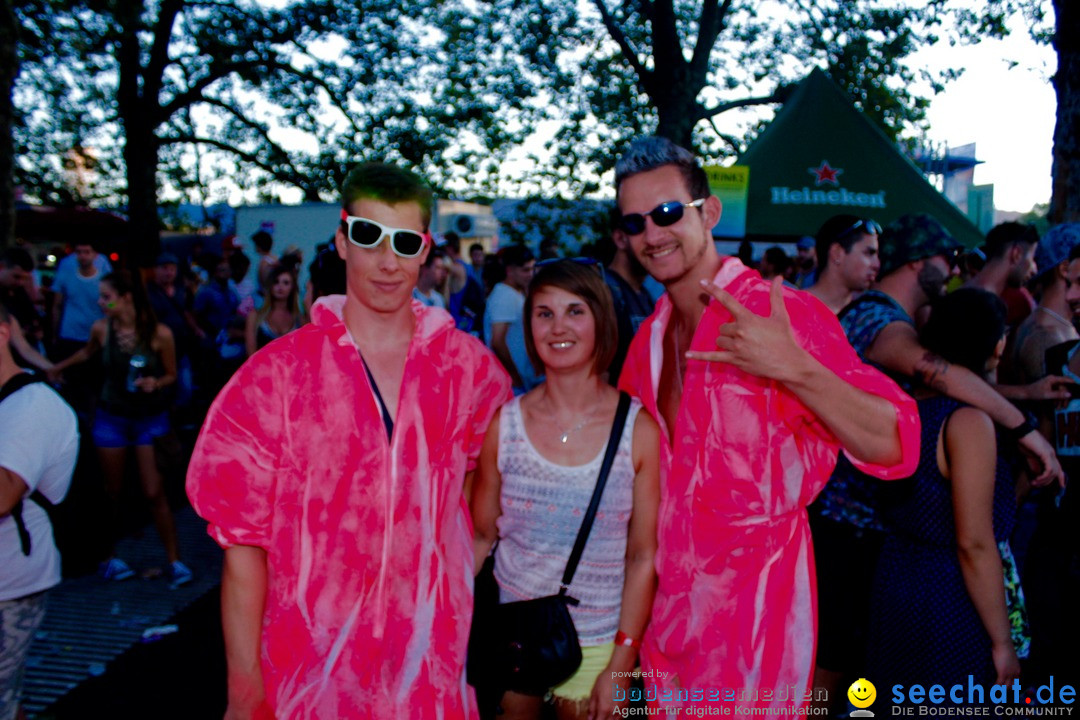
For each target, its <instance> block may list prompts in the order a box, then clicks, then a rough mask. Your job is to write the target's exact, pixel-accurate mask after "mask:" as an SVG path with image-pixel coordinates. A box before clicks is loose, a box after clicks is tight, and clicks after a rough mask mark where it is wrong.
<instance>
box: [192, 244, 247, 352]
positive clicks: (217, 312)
mask: <svg viewBox="0 0 1080 720" xmlns="http://www.w3.org/2000/svg"><path fill="white" fill-rule="evenodd" d="M205 262H206V264H208V265H210V266H211V267H212V268H213V272H214V275H213V277H212V278H211V280H210V282H208V283H206V284H205V285H203V286H202V287H201V288H199V293H198V294H197V295H196V296H195V320H196V321H197V322H198V323H199V327H200V328H202V330H203V333H204V334H205V335H206V337H207V338H208V339H209V340H210V341H211V342H217V339H218V336H219V335H220V334H221V332H222V331H223V330H224V329H225V328H226V327H227V326H228V324H229V321H230V320H232V318H233V317H235V316H236V314H237V310H238V309H239V307H240V295H239V294H238V293H237V292H236V288H235V287H234V285H233V282H232V270H231V268H230V266H229V263H228V261H227V260H225V259H223V258H222V257H221V256H220V255H215V256H208V257H207V259H206V261H205Z"/></svg>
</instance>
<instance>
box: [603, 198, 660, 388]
mask: <svg viewBox="0 0 1080 720" xmlns="http://www.w3.org/2000/svg"><path fill="white" fill-rule="evenodd" d="M616 221H617V218H614V216H613V219H612V224H611V239H610V241H609V243H610V252H609V253H607V254H608V255H609V258H610V259H609V262H607V272H605V273H604V282H606V283H607V286H608V289H609V290H611V297H612V299H613V300H614V301H615V317H616V319H617V321H618V325H617V327H618V331H619V342H618V346H617V348H616V350H615V357H613V358H612V359H611V363H610V365H608V382H609V383H611V384H612V385H613V386H618V384H619V373H620V372H622V366H623V361H624V360H626V351H627V349H629V347H630V341H631V340H633V339H634V335H635V334H636V333H637V331H638V329H640V328H641V324H642V323H643V322H645V318H647V317H649V316H650V315H652V312H653V309H654V308H655V306H656V301H655V300H654V299H653V296H652V295H651V294H649V291H648V290H647V289H646V287H645V280H646V278H648V276H649V274H648V273H647V272H645V268H643V267H642V266H641V263H640V262H638V259H637V258H636V257H634V253H632V252H631V251H630V245H629V243H628V242H627V240H626V235H625V234H624V233H623V232H622V230H620V229H619V228H618V227H617V226H616ZM602 244H603V245H607V244H608V243H602ZM605 259H608V258H605Z"/></svg>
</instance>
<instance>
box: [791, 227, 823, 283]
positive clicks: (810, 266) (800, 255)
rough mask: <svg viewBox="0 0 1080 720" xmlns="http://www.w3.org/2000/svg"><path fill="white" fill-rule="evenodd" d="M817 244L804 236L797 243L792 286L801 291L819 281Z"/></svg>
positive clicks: (812, 239)
mask: <svg viewBox="0 0 1080 720" xmlns="http://www.w3.org/2000/svg"><path fill="white" fill-rule="evenodd" d="M816 248H817V242H816V241H815V240H814V238H812V237H810V236H808V235H804V236H802V237H801V238H799V241H798V242H797V243H795V261H794V262H793V263H792V270H793V271H794V273H795V274H794V276H793V277H792V278H791V284H792V285H794V286H795V287H797V288H799V289H800V290H805V289H806V288H808V287H810V286H811V285H813V284H814V282H815V281H816V280H817V269H818V256H817V252H816Z"/></svg>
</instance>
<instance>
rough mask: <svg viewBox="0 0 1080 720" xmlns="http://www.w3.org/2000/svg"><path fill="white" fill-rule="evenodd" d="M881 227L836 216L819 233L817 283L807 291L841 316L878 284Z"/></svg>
mask: <svg viewBox="0 0 1080 720" xmlns="http://www.w3.org/2000/svg"><path fill="white" fill-rule="evenodd" d="M880 233H881V226H880V225H878V224H877V223H876V222H874V221H873V220H869V219H867V218H860V217H857V216H855V215H834V216H832V217H831V218H829V219H828V220H826V221H825V223H824V224H823V225H822V226H821V228H820V229H819V230H818V232H817V248H816V250H817V257H818V272H817V280H816V282H814V284H813V285H811V286H810V287H809V288H808V289H807V291H808V292H809V293H810V294H811V295H813V296H814V297H816V298H817V299H818V300H820V301H821V302H823V303H825V305H826V307H828V308H829V309H830V310H832V311H833V313H836V314H838V313H839V312H840V311H841V310H843V309H844V308H845V307H847V305H848V303H850V302H851V301H852V299H854V298H855V296H856V295H858V294H859V293H863V292H866V291H867V290H868V289H869V288H870V286H871V285H873V284H874V281H875V280H877V274H878V270H879V269H880V268H881V261H880V260H879V259H878V235H879V234H880Z"/></svg>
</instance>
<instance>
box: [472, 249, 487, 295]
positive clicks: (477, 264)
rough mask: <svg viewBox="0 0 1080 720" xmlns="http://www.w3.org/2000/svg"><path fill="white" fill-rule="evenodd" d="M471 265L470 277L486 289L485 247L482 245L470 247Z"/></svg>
mask: <svg viewBox="0 0 1080 720" xmlns="http://www.w3.org/2000/svg"><path fill="white" fill-rule="evenodd" d="M469 263H470V264H469V275H470V277H472V278H473V279H474V280H476V282H478V283H479V284H480V287H484V246H483V245H481V244H480V243H473V244H472V245H470V246H469ZM485 294H486V293H485Z"/></svg>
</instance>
